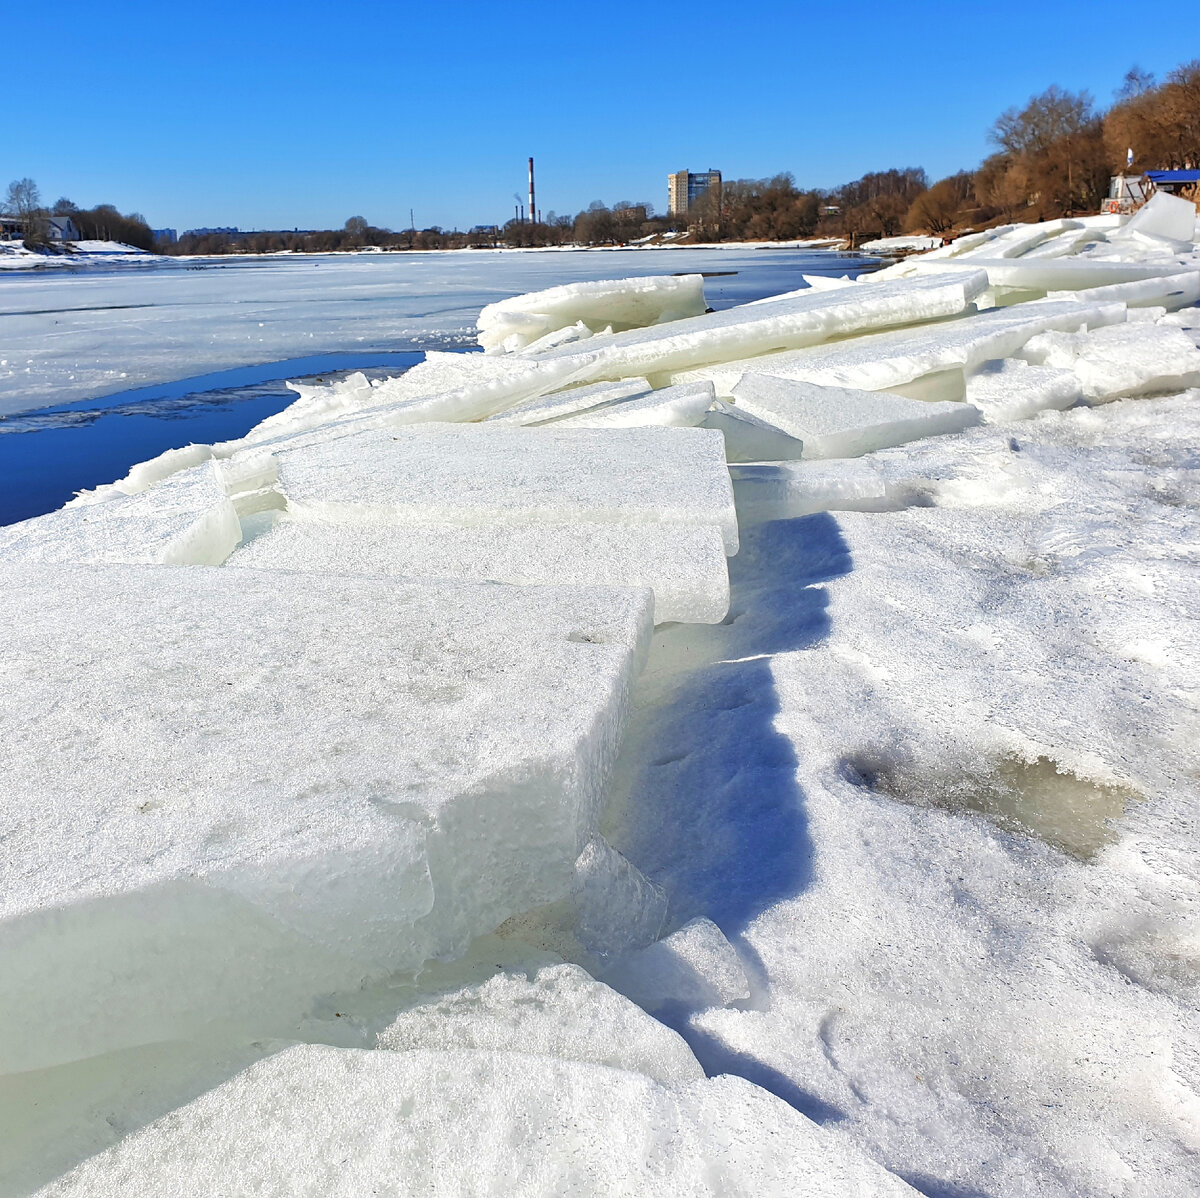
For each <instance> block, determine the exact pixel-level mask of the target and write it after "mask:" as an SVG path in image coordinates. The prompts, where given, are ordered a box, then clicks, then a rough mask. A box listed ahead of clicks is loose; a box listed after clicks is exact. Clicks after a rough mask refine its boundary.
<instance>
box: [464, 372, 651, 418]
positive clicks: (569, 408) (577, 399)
mask: <svg viewBox="0 0 1200 1198" xmlns="http://www.w3.org/2000/svg"><path fill="white" fill-rule="evenodd" d="M649 390H650V384H649V383H648V382H647V381H646V380H645V379H621V381H620V382H616V383H592V384H590V385H589V386H587V387H572V388H571V389H570V390H568V391H555V392H554V393H553V394H551V395H544V396H542V397H540V398H538V399H527V400H524V401H523V402H522V403H519V404H517V405H516V406H515V407H512V408H508V409H506V410H505V411H503V412H497V413H496V415H495V416H489V417H488V418H487V421H486V423H488V424H542V423H544V422H545V421H547V420H557V419H558V418H559V417H560V416H574V415H575V414H576V413H577V412H585V411H588V410H589V409H591V408H594V407H597V406H598V405H600V404H605V403H611V402H613V401H615V400H618V399H632V398H633V397H634V396H638V395H645V394H646V393H647V392H648V391H649Z"/></svg>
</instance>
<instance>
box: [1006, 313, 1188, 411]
mask: <svg viewBox="0 0 1200 1198" xmlns="http://www.w3.org/2000/svg"><path fill="white" fill-rule="evenodd" d="M1021 356H1022V357H1024V358H1026V359H1027V360H1028V361H1030V362H1033V363H1035V364H1037V365H1042V366H1050V367H1054V368H1058V369H1062V370H1072V371H1074V373H1075V374H1076V376H1077V377H1078V379H1079V382H1080V385H1081V386H1082V388H1083V394H1084V398H1086V399H1088V400H1090V401H1092V402H1093V403H1104V402H1107V401H1108V400H1112V399H1117V398H1120V397H1122V396H1133V395H1149V394H1153V393H1154V392H1159V393H1166V392H1169V391H1185V390H1187V388H1189V387H1197V386H1200V349H1197V348H1196V346H1195V345H1194V344H1193V342H1192V340H1191V338H1190V337H1188V336H1187V335H1186V334H1185V333H1184V332H1183V330H1182V329H1179V328H1173V327H1172V326H1170V325H1148V324H1144V323H1141V322H1138V323H1132V324H1123V325H1113V326H1112V327H1111V328H1103V329H1095V330H1093V331H1092V332H1089V333H1078V334H1075V335H1067V334H1053V333H1047V334H1045V335H1043V336H1040V337H1037V338H1034V339H1033V340H1032V341H1030V343H1029V344H1028V345H1027V346H1026V347H1025V349H1024V350H1023V351H1022V355H1021Z"/></svg>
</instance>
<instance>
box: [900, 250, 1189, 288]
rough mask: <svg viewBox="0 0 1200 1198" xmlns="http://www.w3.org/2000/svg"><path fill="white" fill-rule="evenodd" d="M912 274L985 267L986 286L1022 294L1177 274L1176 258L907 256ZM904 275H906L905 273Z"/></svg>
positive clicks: (931, 274)
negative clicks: (1138, 260) (1123, 259)
mask: <svg viewBox="0 0 1200 1198" xmlns="http://www.w3.org/2000/svg"><path fill="white" fill-rule="evenodd" d="M902 265H903V266H905V267H907V268H909V275H911V276H912V277H913V278H918V279H919V278H925V277H929V276H937V275H939V274H946V273H951V274H953V273H957V272H959V271H971V272H973V271H976V270H985V271H986V272H987V277H988V284H989V288H990V290H992V291H993V292H996V293H997V294H1000V295H1003V294H1005V293H1019V294H1020V295H1021V296H1022V297H1026V296H1029V297H1032V296H1035V295H1037V294H1039V293H1040V294H1042V295H1045V294H1047V293H1049V292H1051V291H1081V290H1085V289H1089V288H1092V287H1105V286H1109V285H1112V284H1114V283H1133V282H1137V281H1138V280H1139V279H1153V278H1158V277H1159V276H1161V275H1165V274H1178V273H1179V270H1180V265H1179V263H1178V262H1172V261H1167V260H1164V261H1163V262H1128V261H1119V260H1117V261H1106V260H1102V259H1099V258H1082V257H1075V258H982V257H980V258H976V257H970V258H953V259H945V258H942V259H935V260H933V261H930V260H928V259H927V258H925V257H924V256H920V257H916V258H909V259H907V260H906V261H905V262H904V263H903V264H902ZM906 277H907V276H906Z"/></svg>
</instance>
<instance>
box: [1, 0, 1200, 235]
mask: <svg viewBox="0 0 1200 1198" xmlns="http://www.w3.org/2000/svg"><path fill="white" fill-rule="evenodd" d="M3 27H4V31H3V46H2V47H0V63H2V64H3V66H2V75H3V79H4V83H5V87H4V93H5V103H4V108H5V111H6V121H7V126H8V127H7V130H6V132H5V134H4V135H3V137H0V187H3V186H5V185H6V184H7V182H8V180H9V179H12V178H17V177H22V176H26V175H28V176H31V177H32V178H34V179H35V180H36V181H37V182H38V184H39V186H40V187H41V190H42V194H43V198H44V199H45V200H47V201H48V202H53V200H55V199H56V198H57V197H58V196H60V195H66V196H69V197H70V198H71V199H73V200H75V202H76V203H78V204H80V205H83V206H85V207H86V206H91V205H92V204H96V203H101V202H109V203H113V204H116V205H117V207H118V208H120V209H121V210H122V211H130V210H136V211H140V212H142V213H144V214H145V216H146V217H147V219H148V220H149V221H150V223H151V224H152V225H154V226H156V227H161V226H174V227H176V228H178V229H179V230H181V231H182V230H183V229H185V228H189V227H194V226H199V225H237V226H239V227H241V228H243V229H248V228H281V227H285V228H292V227H296V226H299V227H301V228H305V227H308V228H324V227H330V226H340V225H341V224H342V223H343V222H344V221H345V220H346V218H347V217H349V216H351V215H355V214H361V215H363V216H365V217H366V218H367V219H368V220H369V221H371V222H372V223H375V224H379V225H384V226H388V227H392V228H406V227H407V225H408V213H409V208H410V207H411V208H412V209H413V210H414V211H415V214H416V221H417V224H418V226H421V227H425V226H428V225H432V224H440V225H444V226H445V227H447V228H451V227H455V226H457V227H459V228H464V227H467V226H469V225H472V224H476V223H484V222H493V221H495V222H503V221H504V220H505V219H507V218H508V217H510V216H511V215H512V211H513V202H514V201H513V198H512V196H513V193H514V192H522V193H523V192H524V190H525V159H526V157H527V156H528V155H529V154H533V155H534V156H535V158H536V160H537V167H538V204H539V207H540V208H541V209H542V210H543V212H549V211H550V210H552V209H553V210H555V211H556V212H558V213H564V212H570V213H574V212H576V211H578V210H579V209H580V208H583V207H586V206H587V204H588V203H589V202H590V201H592V200H597V199H600V200H604V201H605V202H606V203H609V204H611V203H614V202H616V201H617V200H630V201H639V200H649V201H651V202H652V203H653V204H654V205H655V206H656V207H657V208H658V209H659V210H662V209H663V208H665V206H666V175H667V173H668V172H669V171H672V170H679V169H680V168H683V167H687V168H690V169H691V170H695V171H698V170H704V169H707V168H708V167H710V166H712V167H716V168H718V169H720V170H721V171H723V172H724V174H725V176H726V178H748V177H760V176H764V175H769V174H774V173H776V172H778V171H791V172H792V173H793V174H794V175H795V176H796V180H797V182H798V183H799V184H800V185H802V186H813V187H832V186H836V185H837V184H839V183H842V182H845V181H847V180H849V179H853V178H856V177H857V176H859V175H861V174H863V173H864V172H865V171H868V170H876V169H884V168H887V167H892V166H910V165H911V166H924V167H925V168H926V169H927V170H928V171H929V174H930V176H931V177H932V178H937V177H939V176H941V175H945V174H949V173H951V172H952V171H955V170H958V169H960V168H964V167H973V166H975V165H976V164H977V163H978V162H979V161H980V159H981V158H982V157H983V156H984V155H986V154H987V153H988V152H989V147H988V144H987V140H986V135H987V130H988V128H989V126H990V125H991V124H992V122H993V121H994V120H995V118H996V117H997V116H998V115H999V113H1000V112H1001V111H1003V110H1004V109H1005V108H1008V107H1010V106H1012V105H1019V104H1022V103H1023V102H1024V101H1025V100H1026V99H1027V98H1028V97H1029V96H1030V95H1032V94H1033V93H1035V92H1038V91H1041V90H1043V89H1044V88H1045V87H1047V86H1048V85H1050V84H1052V83H1057V84H1058V85H1060V86H1062V87H1066V88H1069V89H1071V90H1078V89H1083V88H1087V89H1088V90H1090V91H1091V92H1092V94H1093V95H1094V96H1095V98H1096V100H1097V101H1098V102H1099V103H1100V104H1102V105H1107V104H1108V103H1109V102H1110V101H1111V99H1112V92H1113V89H1114V88H1116V87H1117V86H1118V85H1119V84H1120V82H1121V79H1122V76H1123V75H1124V73H1125V71H1126V70H1128V68H1129V67H1130V66H1131V65H1133V64H1134V63H1136V64H1138V65H1139V66H1141V67H1142V68H1143V69H1145V70H1149V71H1152V72H1154V73H1155V74H1157V75H1159V76H1160V77H1161V76H1162V75H1163V74H1164V73H1165V72H1166V71H1168V70H1170V69H1171V68H1172V67H1173V66H1175V65H1177V64H1178V63H1180V62H1182V61H1186V60H1189V59H1192V58H1197V57H1200V8H1198V7H1197V3H1196V0H1159V2H1158V3H1156V4H1154V5H1153V6H1151V7H1149V8H1145V7H1139V6H1138V5H1137V4H1133V3H1129V2H1128V0H1124V2H1123V3H1115V2H1113V0H1090V2H1089V3H1087V4H1084V3H1071V4H1064V3H1061V2H1060V3H1054V2H1053V0H1050V2H1048V3H1047V2H1042V3H1027V2H1025V0H1018V2H1015V3H1014V2H1011V0H1010V2H1008V3H1002V4H996V5H984V4H961V5H958V4H954V5H950V4H945V5H940V4H896V3H874V2H872V3H866V2H854V0H850V2H832V0H830V2H826V3H819V2H818V3H779V2H776V0H760V2H758V3H754V2H750V3H742V4H735V3H731V2H730V0H720V2H716V0H683V3H676V4H653V3H650V4H645V3H636V4H630V3H625V4H619V3H612V2H611V0H608V2H601V3H591V4H572V3H567V2H565V0H558V2H556V3H553V4H549V3H522V2H521V0H512V2H510V3H508V4H500V3H488V4H483V3H477V2H476V0H465V2H459V3H454V4H447V5H434V4H409V3H366V2H364V0H342V2H341V3H337V4H329V3H314V2H312V0H295V2H294V3H288V4H284V3H267V2H264V0H246V2H244V3H239V4H233V3H227V2H226V0H210V2H208V3H205V4H200V5H186V6H164V5H162V4H159V3H149V2H147V0H118V2H117V3H116V4H113V5H109V6H107V7H106V6H103V5H101V6H97V5H94V4H87V5H85V4H81V3H77V2H76V0H66V2H65V3H64V2H61V0H60V2H59V3H55V4H51V5H49V6H47V7H44V8H40V7H38V6H36V5H28V4H26V5H16V6H7V7H6V11H5V16H4V22H3Z"/></svg>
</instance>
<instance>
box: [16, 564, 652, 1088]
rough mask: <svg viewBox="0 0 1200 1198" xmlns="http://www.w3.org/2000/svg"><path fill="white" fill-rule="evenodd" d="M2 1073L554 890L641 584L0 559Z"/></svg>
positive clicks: (302, 987)
mask: <svg viewBox="0 0 1200 1198" xmlns="http://www.w3.org/2000/svg"><path fill="white" fill-rule="evenodd" d="M0 602H2V604H3V608H4V611H5V613H6V617H7V631H6V633H5V636H4V637H3V638H2V639H0V675H2V676H3V677H4V679H5V680H6V684H5V686H4V687H3V688H2V689H0V711H2V722H3V726H4V728H5V730H6V731H5V737H4V741H3V745H2V746H0V758H2V760H0V766H2V769H3V776H4V778H5V793H4V801H3V804H2V805H0V838H2V839H3V841H4V854H3V856H2V858H0V966H2V967H0V1072H15V1071H20V1070H24V1069H35V1068H40V1067H44V1066H48V1065H53V1064H56V1063H60V1062H65V1061H69V1060H72V1059H76V1058H79V1057H84V1056H91V1055H95V1054H98V1053H102V1052H107V1051H111V1050H114V1049H117V1048H121V1047H125V1046H131V1045H137V1044H146V1043H151V1042H155V1041H161V1040H167V1039H171V1038H175V1037H183V1036H188V1035H191V1034H194V1033H196V1032H197V1031H198V1029H200V1028H202V1027H206V1026H210V1025H214V1024H215V1025H225V1026H229V1027H234V1028H238V1029H242V1031H243V1032H250V1031H253V1030H254V1029H258V1030H259V1031H260V1032H262V1031H268V1032H271V1031H273V1030H274V1029H278V1028H279V1027H280V1026H289V1025H290V1023H291V1022H294V1020H295V1019H296V1018H297V1017H298V1015H299V1014H300V1012H302V1011H303V1010H305V1009H306V1007H307V1006H308V1004H309V1003H310V1002H311V1000H312V998H313V996H314V995H316V994H320V993H327V992H331V991H336V990H337V989H339V988H347V987H349V988H354V987H357V986H358V985H359V984H360V983H361V981H362V979H363V978H365V977H372V976H380V975H382V974H385V973H390V972H394V971H398V970H412V969H415V968H417V967H418V966H419V965H420V964H421V963H422V962H423V961H426V960H428V959H429V958H431V957H434V956H447V955H452V954H454V953H457V952H460V951H461V950H462V948H463V946H464V945H465V944H466V943H467V942H468V941H469V940H470V939H471V938H472V937H474V936H477V935H479V934H481V933H483V932H485V931H488V930H490V929H492V928H495V927H497V926H498V925H499V924H500V923H501V922H503V921H504V920H505V919H507V918H509V917H510V916H511V915H513V914H515V913H518V912H520V911H524V910H527V909H529V908H530V907H533V906H537V905H539V904H542V903H546V902H553V901H557V900H558V899H561V898H563V897H565V896H566V895H568V894H569V893H570V891H571V888H572V886H573V885H574V878H575V874H574V863H575V860H576V858H577V857H578V855H579V853H580V851H581V849H582V848H583V846H584V845H585V844H586V843H587V841H588V839H589V838H590V837H591V835H592V834H593V832H594V830H595V820H596V818H597V808H598V804H599V801H600V796H601V792H602V789H603V786H604V782H605V779H606V775H607V773H608V770H609V766H610V764H611V762H612V761H613V758H614V756H615V753H616V750H617V746H618V744H619V741H620V736H621V729H622V724H623V720H624V713H625V710H626V706H627V703H628V699H629V692H630V688H631V686H632V684H633V680H634V678H635V676H636V674H637V672H638V670H639V668H640V664H641V661H642V659H643V656H644V654H645V651H646V647H647V642H648V639H649V635H650V627H651V626H650V612H649V594H648V593H647V592H644V591H631V590H621V589H618V588H611V587H610V588H605V589H603V590H601V589H592V590H589V589H585V588H582V587H572V588H567V589H553V588H535V587H506V586H495V585H471V584H457V585H456V584H449V583H443V584H415V583H401V582H397V581H396V580H394V579H386V580H377V579H371V578H363V577H353V578H342V577H334V576H332V575H319V574H309V575H305V576H303V577H297V578H290V577H284V576H282V575H280V574H276V573H269V572H266V571H255V570H234V569H229V568H226V569H221V570H214V569H208V568H195V567H177V568H166V567H161V566H158V567H155V566H103V567H101V566H59V567H37V568H34V567H20V566H12V567H9V568H8V569H6V570H5V571H3V572H2V573H0Z"/></svg>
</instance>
